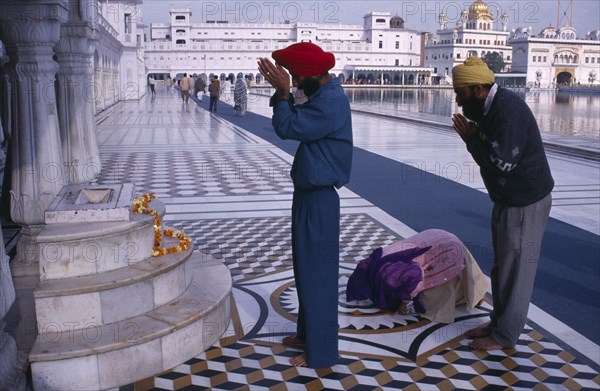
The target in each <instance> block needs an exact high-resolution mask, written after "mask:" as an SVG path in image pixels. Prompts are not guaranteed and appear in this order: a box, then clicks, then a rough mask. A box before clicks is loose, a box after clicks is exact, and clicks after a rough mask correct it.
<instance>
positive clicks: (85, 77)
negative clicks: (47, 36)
mask: <svg viewBox="0 0 600 391" xmlns="http://www.w3.org/2000/svg"><path fill="white" fill-rule="evenodd" d="M70 7H71V12H70V13H69V21H68V22H67V23H65V24H63V25H62V26H61V31H60V41H59V42H58V44H57V45H56V47H55V51H56V59H57V62H58V64H59V66H60V68H59V71H58V74H57V79H58V83H57V91H56V94H57V107H58V120H59V125H60V136H61V143H62V155H63V159H64V163H65V166H64V168H65V175H66V177H67V180H68V182H69V183H85V182H92V181H94V179H95V178H96V176H97V175H98V174H99V173H100V169H101V163H100V154H99V151H98V141H97V136H96V121H95V118H94V110H95V109H94V104H95V101H94V97H95V91H94V69H93V66H92V56H93V55H94V48H95V40H96V35H97V28H96V25H95V19H96V17H97V16H96V14H95V10H96V7H95V5H94V4H92V3H91V2H90V1H88V0H71V1H70Z"/></svg>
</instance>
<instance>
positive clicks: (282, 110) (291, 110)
mask: <svg viewBox="0 0 600 391" xmlns="http://www.w3.org/2000/svg"><path fill="white" fill-rule="evenodd" d="M272 56H273V59H274V60H275V61H276V65H275V64H273V63H272V62H271V61H269V60H268V59H266V58H261V59H260V60H259V62H258V69H259V71H260V73H261V74H262V75H263V76H264V77H265V79H266V80H267V81H268V82H269V83H270V84H271V85H272V86H273V87H274V88H275V94H274V95H273V97H272V98H271V106H272V107H273V120H272V124H273V128H274V129H275V132H276V133H277V135H278V136H279V137H281V138H282V139H284V140H285V139H290V140H297V141H299V142H300V143H299V145H298V149H297V151H296V154H295V156H294V163H293V164H292V171H291V177H292V181H293V183H294V195H293V200H292V259H293V264H294V279H295V283H296V292H297V294H298V303H299V305H298V321H297V326H296V335H292V336H287V337H285V338H283V341H282V342H283V343H284V344H285V345H289V346H293V347H297V348H304V354H302V355H299V356H297V357H294V358H292V359H291V360H290V363H291V364H292V365H295V366H308V367H311V368H324V367H331V366H333V365H335V364H336V363H337V362H338V359H339V352H338V319H337V314H338V277H339V270H338V269H339V232H340V199H339V196H338V193H337V190H336V189H339V188H340V187H342V186H344V185H345V184H346V183H348V180H349V178H350V168H351V166H352V148H353V147H352V118H351V115H350V103H349V101H348V98H347V97H346V94H345V93H344V91H343V90H342V87H341V85H340V81H339V80H338V79H336V78H332V77H331V76H330V75H329V70H330V69H331V68H333V67H334V65H335V56H334V55H333V54H332V53H328V52H324V51H323V49H321V48H320V47H319V46H317V45H315V44H313V43H310V42H300V43H296V44H293V45H290V46H288V47H287V48H285V49H281V50H276V51H274V52H273V54H272ZM284 68H287V69H288V70H289V72H290V73H291V75H292V83H293V85H294V86H295V87H297V88H298V89H301V90H303V91H304V94H305V95H306V96H308V101H307V102H305V103H303V104H294V97H293V96H292V95H291V94H290V76H289V75H288V73H287V72H286V71H285V69H284Z"/></svg>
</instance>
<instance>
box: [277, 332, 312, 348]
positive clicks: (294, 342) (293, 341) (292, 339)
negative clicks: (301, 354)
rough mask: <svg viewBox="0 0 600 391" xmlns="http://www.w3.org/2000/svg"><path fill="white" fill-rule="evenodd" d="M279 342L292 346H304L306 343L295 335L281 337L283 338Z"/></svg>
mask: <svg viewBox="0 0 600 391" xmlns="http://www.w3.org/2000/svg"><path fill="white" fill-rule="evenodd" d="M281 343H282V344H284V345H286V346H291V347H293V348H304V347H306V344H305V343H304V341H303V340H301V339H300V338H298V336H297V335H292V336H287V337H283V339H282V340H281Z"/></svg>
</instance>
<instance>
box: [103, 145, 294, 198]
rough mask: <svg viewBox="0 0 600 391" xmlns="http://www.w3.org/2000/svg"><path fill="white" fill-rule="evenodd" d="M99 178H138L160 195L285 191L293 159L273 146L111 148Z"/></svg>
mask: <svg viewBox="0 0 600 391" xmlns="http://www.w3.org/2000/svg"><path fill="white" fill-rule="evenodd" d="M101 160H102V172H101V174H100V177H99V178H98V180H97V182H98V183H100V184H110V183H122V182H134V183H135V185H136V189H135V190H136V193H154V194H155V195H156V196H157V197H198V196H223V195H226V196H229V195H248V194H252V195H266V194H286V193H291V192H292V191H293V188H292V182H291V179H290V177H289V171H290V165H289V164H288V163H286V162H285V161H283V160H282V159H281V158H279V157H278V156H276V155H275V154H273V153H271V152H269V151H263V150H251V151H239V150H237V151H215V150H212V151H205V150H203V151H188V150H181V151H167V152H129V153H125V152H109V151H106V152H104V153H102V154H101Z"/></svg>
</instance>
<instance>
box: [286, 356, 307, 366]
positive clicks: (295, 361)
mask: <svg viewBox="0 0 600 391" xmlns="http://www.w3.org/2000/svg"><path fill="white" fill-rule="evenodd" d="M290 364H292V365H293V366H295V367H305V366H307V365H308V364H307V363H306V356H305V355H304V354H301V355H299V356H296V357H294V358H290Z"/></svg>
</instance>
